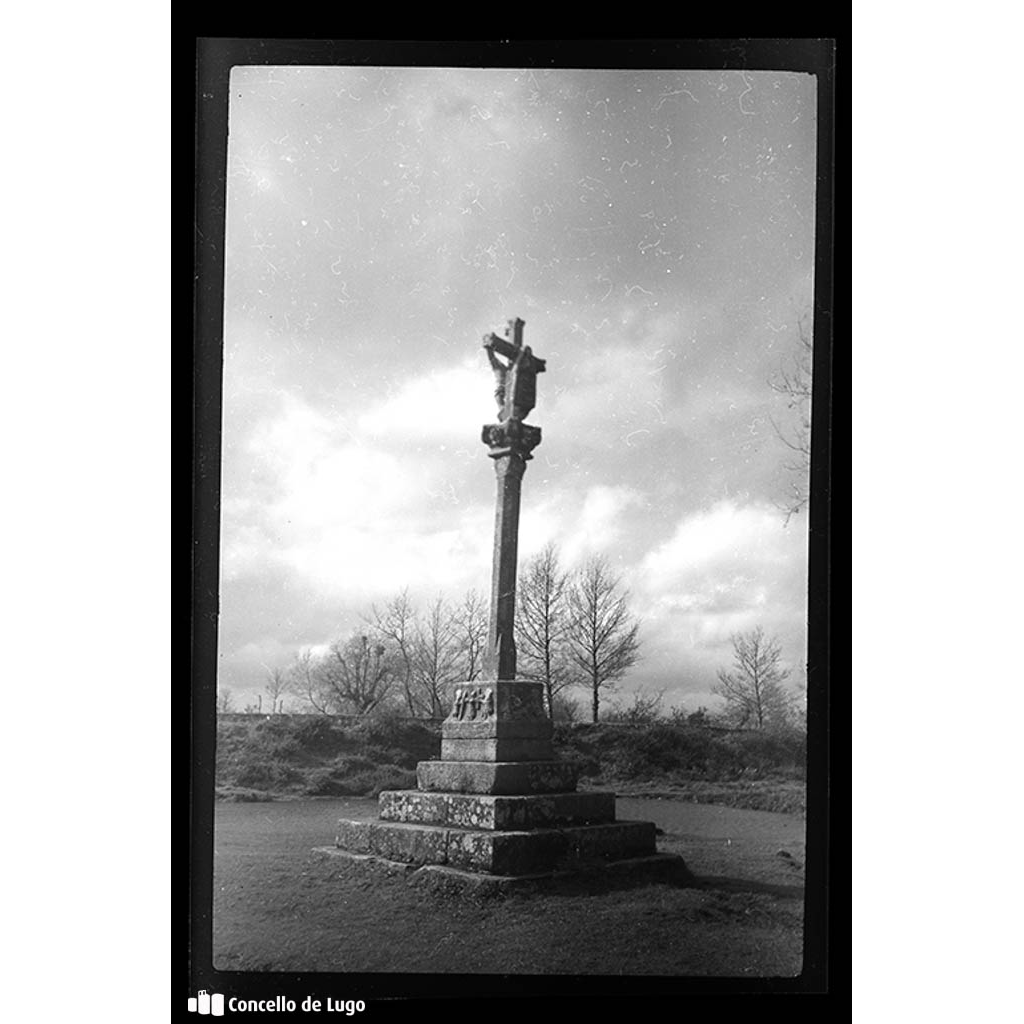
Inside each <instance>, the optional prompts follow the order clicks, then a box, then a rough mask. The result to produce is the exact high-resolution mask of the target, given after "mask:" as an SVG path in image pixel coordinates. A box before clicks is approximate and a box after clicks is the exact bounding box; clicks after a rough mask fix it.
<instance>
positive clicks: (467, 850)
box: [335, 680, 685, 880]
mask: <svg viewBox="0 0 1024 1024" xmlns="http://www.w3.org/2000/svg"><path fill="white" fill-rule="evenodd" d="M552 731H553V729H552V724H551V722H550V721H549V720H548V718H547V717H546V716H545V714H544V705H543V687H542V685H541V684H540V683H532V682H521V681H512V680H501V681H490V682H479V681H477V682H473V683H466V684H464V685H462V686H458V687H456V689H455V698H454V706H453V709H452V713H451V715H449V717H448V718H447V719H446V720H445V722H444V723H443V725H442V727H441V760H440V761H421V762H420V764H419V766H418V767H417V772H416V774H417V785H418V787H419V788H418V789H414V790H397V791H389V792H384V793H381V795H380V818H379V820H378V821H373V822H367V821H349V820H345V819H343V820H341V821H339V822H338V832H337V837H336V840H335V843H336V848H337V851H338V852H341V851H347V852H348V853H349V854H352V855H356V856H361V857H366V856H370V857H373V858H379V859H383V860H385V861H387V862H392V863H394V864H397V865H408V866H413V867H426V866H433V867H434V870H440V871H450V872H454V873H455V874H459V875H461V874H463V873H465V872H470V873H478V874H485V875H488V876H491V877H493V878H499V879H505V880H514V879H524V878H536V877H537V876H546V877H551V876H555V875H559V874H562V873H564V872H572V871H578V870H581V869H585V868H592V867H596V866H601V867H605V866H615V865H620V866H622V865H627V866H629V865H640V866H644V865H648V864H649V866H651V867H653V868H656V869H657V872H658V874H659V875H661V876H664V874H665V869H666V868H668V869H673V868H675V869H677V871H678V873H683V872H685V866H684V865H683V862H682V860H681V859H680V858H678V857H667V856H666V855H659V854H658V853H657V847H656V844H655V830H654V825H653V824H652V823H651V822H644V821H616V820H615V795H614V794H613V793H578V792H576V781H577V780H576V772H575V771H574V769H573V768H572V766H571V765H568V764H565V763H564V762H561V761H557V760H555V759H554V756H553V753H552V747H551V735H552ZM670 873H671V871H670Z"/></svg>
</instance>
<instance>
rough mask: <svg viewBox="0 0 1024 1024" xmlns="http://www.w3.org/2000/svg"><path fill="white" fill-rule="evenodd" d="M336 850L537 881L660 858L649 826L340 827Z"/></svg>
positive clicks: (634, 823)
mask: <svg viewBox="0 0 1024 1024" xmlns="http://www.w3.org/2000/svg"><path fill="white" fill-rule="evenodd" d="M336 845H337V846H338V847H340V848H342V849H344V850H348V851H351V852H353V853H363V854H374V855H376V856H378V857H385V858H387V859H388V860H395V861H400V862H401V863H404V864H416V865H423V864H441V865H445V866H447V867H452V868H459V869H463V870H467V871H480V872H486V873H487V874H492V875H512V876H518V875H534V874H543V873H549V872H553V871H565V870H571V869H573V868H580V867H585V866H586V865H588V864H590V863H593V862H600V861H614V860H624V859H627V858H631V857H643V856H650V855H652V854H654V853H656V852H657V848H656V846H655V839H654V825H653V823H651V822H649V821H618V822H609V823H606V824H601V825H580V826H576V827H574V828H565V829H534V830H532V831H528V832H526V831H503V832H497V831H481V830H476V829H463V828H449V827H446V826H443V825H414V824H408V823H405V822H388V821H379V822H377V821H348V820H344V819H343V820H341V821H339V822H338V834H337V839H336Z"/></svg>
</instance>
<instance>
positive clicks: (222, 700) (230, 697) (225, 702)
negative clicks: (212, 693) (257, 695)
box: [217, 690, 235, 715]
mask: <svg viewBox="0 0 1024 1024" xmlns="http://www.w3.org/2000/svg"><path fill="white" fill-rule="evenodd" d="M234 710H235V698H234V694H232V692H231V691H230V690H221V691H220V693H218V694H217V712H218V714H222V715H227V714H230V713H231V712H232V711H234Z"/></svg>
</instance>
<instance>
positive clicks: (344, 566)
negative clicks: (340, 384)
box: [222, 396, 493, 600]
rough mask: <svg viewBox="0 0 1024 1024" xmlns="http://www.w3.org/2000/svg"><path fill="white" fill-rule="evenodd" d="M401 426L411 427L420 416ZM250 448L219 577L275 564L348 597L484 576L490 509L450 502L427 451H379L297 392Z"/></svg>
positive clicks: (227, 520) (227, 512)
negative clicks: (423, 453) (221, 574)
mask: <svg viewBox="0 0 1024 1024" xmlns="http://www.w3.org/2000/svg"><path fill="white" fill-rule="evenodd" d="M403 401H405V399H404V398H402V397H399V398H398V399H397V402H398V404H399V405H401V403H402V402H403ZM388 407H391V409H392V411H393V408H394V405H393V403H389V402H386V403H384V406H383V407H382V409H383V410H386V409H387V408H388ZM381 416H382V417H383V419H384V420H385V421H386V419H387V413H386V411H382V410H377V411H371V412H370V413H369V414H367V419H368V421H369V422H370V423H371V425H372V424H373V423H374V422H376V419H375V418H379V417H381ZM407 430H408V431H409V434H408V435H407V437H408V436H409V435H411V436H412V437H415V436H416V425H415V423H412V424H407ZM246 449H247V452H248V456H249V458H250V462H251V472H250V474H249V476H248V477H247V478H242V479H241V480H238V481H235V482H234V483H233V485H232V489H231V490H230V491H229V493H227V494H226V500H225V502H224V520H223V523H224V527H223V535H224V545H223V549H222V550H223V555H222V572H223V574H224V576H225V578H226V579H228V580H230V579H233V578H238V577H240V576H242V575H244V574H246V573H247V572H256V571H257V570H258V569H259V568H260V567H261V566H263V565H271V566H275V565H276V566H279V567H282V568H285V569H288V570H290V571H291V572H293V573H295V574H297V575H298V577H299V578H300V579H301V580H302V581H303V583H304V584H306V585H308V586H311V587H312V588H314V589H315V590H316V591H317V592H318V593H319V594H321V595H333V596H335V597H338V598H341V597H344V598H346V599H351V600H358V599H360V598H364V599H370V600H372V599H379V598H380V597H382V596H385V595H387V594H390V593H393V592H395V591H396V590H399V589H401V588H403V587H405V586H407V585H410V584H412V585H415V584H416V583H417V582H420V583H424V584H429V585H431V586H433V587H437V588H442V589H443V588H449V587H451V588H458V587H461V586H463V585H466V586H469V585H476V586H478V585H480V577H481V575H482V574H484V573H485V572H486V567H487V565H488V564H489V552H490V519H491V516H492V515H493V512H492V511H491V509H490V508H489V507H488V506H486V505H484V504H482V503H478V502H473V501H458V499H457V495H456V496H455V499H456V500H454V501H453V500H452V498H453V494H451V493H446V492H445V491H444V489H443V488H441V487H439V484H438V478H437V477H436V476H435V475H434V474H433V473H432V472H431V469H432V467H431V465H430V460H429V458H425V457H423V456H422V455H421V454H420V453H418V452H416V451H415V450H408V449H406V450H399V451H392V450H386V449H384V448H382V447H381V446H379V445H376V444H374V443H373V439H372V436H368V437H364V436H361V435H359V434H358V433H353V432H350V431H348V430H347V429H345V428H344V427H341V426H338V425H337V424H335V423H334V422H333V421H332V420H331V419H330V418H329V417H327V416H326V415H324V414H322V413H318V412H317V411H316V410H314V409H312V408H311V407H310V406H308V405H307V404H305V403H304V402H302V401H301V400H299V399H297V398H295V397H294V396H288V397H285V398H284V399H283V400H281V401H280V403H279V406H278V409H277V412H276V414H274V415H272V416H270V417H269V418H268V419H266V420H264V421H262V422H261V423H260V425H259V426H257V427H256V428H255V430H254V431H253V432H252V434H251V436H250V438H249V440H248V443H247V445H246Z"/></svg>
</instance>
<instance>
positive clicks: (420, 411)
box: [357, 350, 495, 450]
mask: <svg viewBox="0 0 1024 1024" xmlns="http://www.w3.org/2000/svg"><path fill="white" fill-rule="evenodd" d="M486 365H487V363H486V356H485V354H484V353H483V351H482V350H481V352H480V354H479V358H477V357H476V356H474V357H473V358H469V359H466V360H464V361H463V362H462V363H461V365H459V366H456V367H453V368H451V369H448V370H436V371H434V372H432V373H428V374H427V375H425V376H422V377H417V378H414V379H413V380H410V381H408V382H407V383H406V384H404V385H403V386H402V387H401V388H399V389H398V390H397V391H396V392H395V393H394V394H393V395H392V396H390V397H389V398H388V399H387V400H385V401H384V402H381V403H379V404H377V405H376V406H374V407H373V408H372V409H370V410H369V411H367V412H366V413H364V414H363V415H362V416H360V417H359V419H358V421H357V429H358V431H359V433H360V435H361V436H363V437H365V438H366V439H367V440H369V441H373V440H376V439H391V440H393V439H396V438H397V439H400V440H401V441H403V442H405V443H407V444H408V443H415V442H416V441H417V440H420V439H432V440H447V441H449V442H450V443H452V444H454V445H460V446H465V445H466V444H467V443H468V442H469V441H471V440H472V439H473V437H474V435H477V436H478V435H479V434H480V428H481V426H483V424H485V423H491V422H493V421H494V420H495V404H494V402H493V401H492V400H490V396H489V394H488V390H487V385H486V380H487V371H486ZM481 450H482V449H481Z"/></svg>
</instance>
